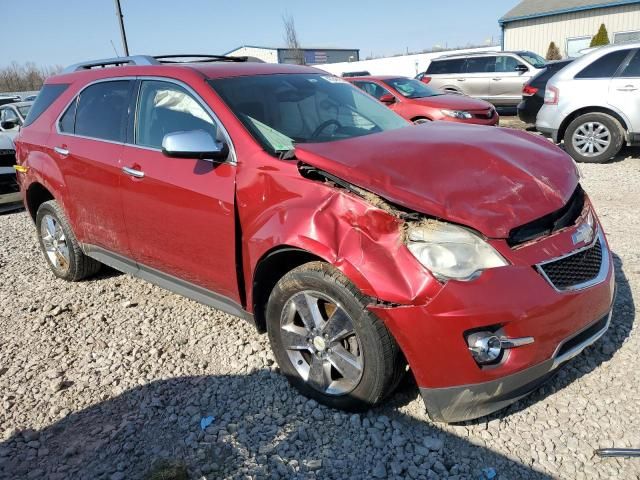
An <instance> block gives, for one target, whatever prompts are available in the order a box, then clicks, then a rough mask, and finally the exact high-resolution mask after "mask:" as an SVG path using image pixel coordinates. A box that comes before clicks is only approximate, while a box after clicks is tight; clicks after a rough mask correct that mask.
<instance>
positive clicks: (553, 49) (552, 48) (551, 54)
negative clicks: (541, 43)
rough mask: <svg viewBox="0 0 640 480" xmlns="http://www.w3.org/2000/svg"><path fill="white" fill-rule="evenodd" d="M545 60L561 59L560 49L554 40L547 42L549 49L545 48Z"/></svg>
mask: <svg viewBox="0 0 640 480" xmlns="http://www.w3.org/2000/svg"><path fill="white" fill-rule="evenodd" d="M547 60H562V55H560V49H559V48H558V46H557V45H556V42H551V43H550V44H549V49H548V50H547Z"/></svg>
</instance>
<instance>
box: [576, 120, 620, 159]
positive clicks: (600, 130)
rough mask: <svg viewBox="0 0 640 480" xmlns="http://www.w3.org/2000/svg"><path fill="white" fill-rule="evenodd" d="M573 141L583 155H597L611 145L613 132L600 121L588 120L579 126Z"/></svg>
mask: <svg viewBox="0 0 640 480" xmlns="http://www.w3.org/2000/svg"><path fill="white" fill-rule="evenodd" d="M571 142H572V143H573V147H574V148H575V149H576V150H577V151H578V152H579V153H580V154H581V155H584V156H585V157H596V156H598V155H601V154H602V153H604V152H605V151H606V150H607V149H608V148H609V145H611V132H610V131H609V129H608V128H607V127H606V126H605V125H604V124H602V123H600V122H587V123H584V124H582V125H580V126H579V127H578V129H577V130H576V131H575V132H574V134H573V137H572V138H571Z"/></svg>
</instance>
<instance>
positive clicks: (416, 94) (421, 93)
mask: <svg viewBox="0 0 640 480" xmlns="http://www.w3.org/2000/svg"><path fill="white" fill-rule="evenodd" d="M384 83H386V84H387V85H389V86H390V87H391V88H393V89H394V90H396V91H397V92H398V93H399V94H400V95H402V96H403V97H406V98H426V97H435V96H436V95H442V93H441V92H439V91H437V90H435V89H433V88H430V87H427V86H426V85H425V84H424V83H422V82H420V81H419V80H415V79H413V78H392V79H391V80H385V81H384Z"/></svg>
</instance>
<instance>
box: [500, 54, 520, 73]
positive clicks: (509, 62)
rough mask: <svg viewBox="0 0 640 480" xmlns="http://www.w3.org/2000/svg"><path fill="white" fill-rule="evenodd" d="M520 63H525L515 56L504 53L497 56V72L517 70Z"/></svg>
mask: <svg viewBox="0 0 640 480" xmlns="http://www.w3.org/2000/svg"><path fill="white" fill-rule="evenodd" d="M518 65H524V64H523V63H520V62H519V61H518V60H516V59H515V58H513V57H509V56H507V55H502V56H500V57H497V58H496V72H501V73H507V72H515V71H516V67H517V66H518Z"/></svg>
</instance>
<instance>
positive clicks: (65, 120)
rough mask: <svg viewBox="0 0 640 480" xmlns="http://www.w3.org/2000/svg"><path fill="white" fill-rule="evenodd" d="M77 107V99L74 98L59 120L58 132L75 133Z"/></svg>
mask: <svg viewBox="0 0 640 480" xmlns="http://www.w3.org/2000/svg"><path fill="white" fill-rule="evenodd" d="M77 106H78V98H77V97H76V98H74V99H73V102H71V105H69V107H67V111H66V112H64V115H62V118H60V123H59V124H58V126H59V127H60V131H61V132H64V133H75V127H76V107H77Z"/></svg>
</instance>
